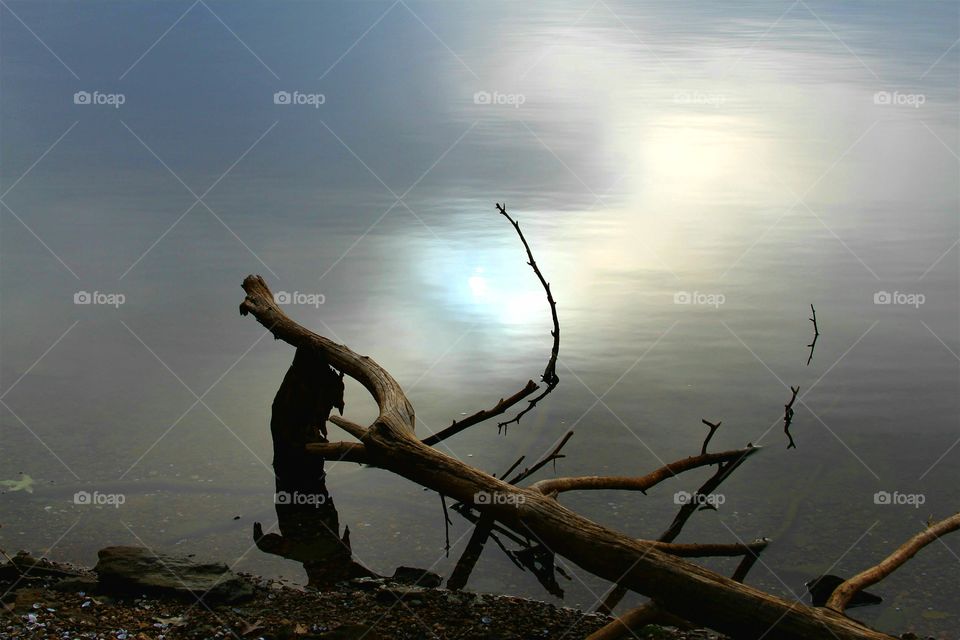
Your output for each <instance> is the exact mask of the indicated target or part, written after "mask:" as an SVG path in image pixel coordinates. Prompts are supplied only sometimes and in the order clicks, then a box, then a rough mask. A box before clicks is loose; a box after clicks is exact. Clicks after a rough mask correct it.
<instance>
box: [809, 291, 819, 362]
mask: <svg viewBox="0 0 960 640" xmlns="http://www.w3.org/2000/svg"><path fill="white" fill-rule="evenodd" d="M810 312H811V313H812V314H813V315H812V316H811V317H810V322H812V323H813V340H812V341H811V342H810V344H808V345H807V346H808V347H810V355H809V356H807V366H808V367H809V366H810V361H811V360H813V350H814V349H816V348H817V338H819V337H820V329H819V327H817V310H816V309H814V308H813V304H811V305H810Z"/></svg>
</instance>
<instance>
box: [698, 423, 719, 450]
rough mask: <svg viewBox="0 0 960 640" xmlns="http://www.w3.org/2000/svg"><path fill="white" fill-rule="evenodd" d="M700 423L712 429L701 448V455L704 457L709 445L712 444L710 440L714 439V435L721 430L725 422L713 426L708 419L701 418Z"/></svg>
mask: <svg viewBox="0 0 960 640" xmlns="http://www.w3.org/2000/svg"><path fill="white" fill-rule="evenodd" d="M700 422H702V423H703V424H705V425H707V426H708V427H710V433H708V434H707V437H706V438H705V439H704V440H703V447H701V448H700V453H701V455H702V454H706V453H707V445H708V444H710V439H711V438H712V437H713V434H714V433H716V432H717V429H719V428H720V425H722V424H723V422H722V421H721V422H718V423H717V424H713V423H712V422H710V421H709V420H707V419H706V418H700Z"/></svg>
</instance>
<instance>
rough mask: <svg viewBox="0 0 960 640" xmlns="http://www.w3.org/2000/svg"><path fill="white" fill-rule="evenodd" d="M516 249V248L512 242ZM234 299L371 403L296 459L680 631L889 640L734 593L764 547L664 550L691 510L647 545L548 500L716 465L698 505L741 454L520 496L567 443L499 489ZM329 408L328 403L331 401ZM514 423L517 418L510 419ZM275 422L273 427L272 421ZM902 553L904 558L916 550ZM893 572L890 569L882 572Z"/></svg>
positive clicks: (275, 313)
mask: <svg viewBox="0 0 960 640" xmlns="http://www.w3.org/2000/svg"><path fill="white" fill-rule="evenodd" d="M498 210H499V211H500V213H501V214H503V215H505V216H507V214H506V211H505V208H504V207H501V206H500V205H498ZM507 217H508V218H509V216H507ZM510 221H511V223H512V224H513V225H514V227H515V229H516V230H517V232H518V233H519V225H518V224H517V223H516V222H515V221H514V220H513V219H512V218H510ZM520 237H521V239H523V235H522V234H520ZM523 243H524V246H525V248H526V250H527V254H528V257H529V263H530V264H531V266H533V267H534V271H535V272H536V275H537V276H538V278H539V279H540V281H541V283H542V284H543V285H544V287H545V289H546V291H547V295H548V299H549V301H550V306H551V310H552V313H553V318H554V323H555V328H554V332H553V337H554V349H553V351H552V355H551V359H550V361H549V363H548V367H547V370H545V372H544V374H543V376H542V377H543V381H544V383H545V384H546V385H547V387H548V392H549V390H551V389H552V388H553V387H555V386H556V385H555V381H556V373H555V370H554V366H555V363H556V355H557V349H558V345H559V325H558V324H556V318H557V316H556V305H555V303H554V301H553V298H552V294H551V293H550V290H549V284H547V282H546V280H545V279H544V278H543V276H542V274H540V271H539V269H537V268H536V267H535V262H534V260H533V256H532V253H531V252H530V247H529V245H527V243H526V240H525V239H524V240H523ZM243 289H244V291H245V292H246V297H245V299H244V300H243V302H242V304H241V305H240V312H241V314H243V315H247V314H251V315H253V316H254V317H255V318H256V319H257V321H258V322H259V323H260V324H262V325H263V326H264V327H265V328H267V329H268V330H269V331H270V332H271V333H272V334H273V335H274V337H275V338H276V339H278V340H283V341H284V342H287V343H288V344H290V345H291V346H292V347H294V348H295V349H296V350H297V356H298V358H299V357H301V352H303V353H304V354H310V355H311V357H312V358H314V359H315V360H314V361H315V362H322V363H323V365H324V366H325V367H330V368H332V369H333V370H336V371H337V372H340V374H346V375H348V376H350V377H351V378H353V379H355V380H357V381H358V382H359V383H360V384H361V385H362V386H363V387H364V388H365V389H366V390H367V391H368V392H369V393H370V394H371V396H372V397H373V399H374V400H375V401H376V403H377V406H378V408H379V415H378V416H377V418H376V419H375V420H374V421H373V422H372V424H370V425H368V426H363V425H359V424H356V423H353V422H351V421H349V420H347V419H344V418H332V419H331V421H332V422H334V423H335V424H338V425H339V426H341V427H342V428H344V430H345V431H347V433H349V434H350V435H352V436H354V437H356V438H357V440H358V441H357V442H346V441H344V442H332V443H331V442H324V441H321V440H320V437H319V434H314V435H315V436H316V438H311V441H309V442H307V443H306V444H305V445H304V447H303V448H304V450H305V451H306V453H307V454H308V455H310V456H315V457H316V458H317V460H316V464H317V466H318V467H319V466H320V464H321V463H322V461H323V460H347V461H350V462H356V463H362V464H367V465H372V466H376V467H380V468H382V469H386V470H388V471H392V472H394V473H396V474H397V475H400V476H402V477H404V478H406V479H408V480H410V481H412V482H415V483H417V484H419V485H421V486H422V487H424V488H427V489H430V490H433V491H436V492H437V493H439V494H440V495H442V496H447V497H449V498H450V499H452V500H454V501H457V503H459V504H460V505H462V506H463V508H465V509H467V510H468V511H469V512H471V513H472V512H476V513H478V514H479V523H478V525H477V529H478V530H480V531H481V534H482V535H478V538H480V537H483V538H484V539H485V536H486V535H487V530H488V529H489V530H491V531H492V530H494V527H499V528H501V529H502V530H504V531H510V532H513V534H515V535H516V536H518V537H519V538H521V539H525V540H530V541H533V542H534V543H535V544H536V545H540V546H542V547H543V548H544V549H546V550H547V551H548V552H549V554H551V557H552V556H553V554H556V555H559V556H562V557H564V558H566V559H567V560H569V561H570V562H572V563H573V564H576V565H578V566H579V567H581V568H582V569H583V570H585V571H588V572H590V573H592V574H594V575H596V576H599V577H601V578H604V579H606V580H609V581H610V582H611V583H613V584H615V585H617V584H619V585H622V586H623V587H624V588H625V589H629V590H632V591H636V592H637V593H640V594H643V595H646V596H648V597H650V598H651V599H652V600H653V602H654V603H655V605H652V606H655V608H656V610H657V612H659V613H658V615H660V614H662V615H668V616H671V617H672V619H682V620H686V621H690V622H692V623H695V624H698V625H703V626H706V627H710V628H713V629H716V630H717V631H721V632H724V633H727V634H730V635H732V636H734V637H736V638H769V639H771V640H773V639H785V640H806V639H808V638H819V637H833V638H836V639H837V640H880V639H884V640H891V638H892V636H889V635H887V634H884V633H881V632H879V631H876V630H873V629H871V628H869V627H867V626H865V625H863V624H861V623H859V622H857V621H855V620H853V619H851V618H849V617H847V616H845V615H844V614H843V613H842V612H841V611H840V610H841V609H842V608H843V607H842V605H840V604H838V605H837V606H836V607H834V608H814V607H809V606H806V605H804V604H801V603H799V602H795V601H790V600H786V599H784V598H780V597H777V596H774V595H770V594H767V593H764V592H763V591H760V590H759V589H756V588H754V587H751V586H749V585H745V584H742V583H741V582H740V581H739V580H742V579H743V575H744V574H745V572H746V569H749V565H750V564H752V563H753V561H755V560H756V555H757V554H758V553H759V552H760V551H761V550H762V549H763V547H765V546H766V544H767V542H768V541H766V540H760V541H757V542H756V543H752V544H750V545H742V544H741V545H735V544H704V545H689V544H675V543H673V539H674V538H675V537H676V535H677V534H678V533H679V530H680V528H682V526H683V523H684V522H686V520H687V518H689V516H690V514H692V513H693V511H695V510H696V509H697V506H696V505H695V504H694V505H693V506H692V508H688V507H690V505H687V504H685V505H683V507H681V510H680V513H678V515H677V518H676V519H675V520H674V523H673V524H671V526H670V527H669V528H668V529H667V531H665V532H664V534H663V535H661V537H660V540H646V539H637V538H636V537H634V536H631V535H628V534H625V533H621V532H619V531H615V530H613V529H611V528H608V527H606V526H603V525H600V524H598V523H595V522H593V521H591V520H589V519H587V518H585V517H583V516H581V515H580V514H578V513H576V512H574V511H572V510H570V509H568V508H566V507H565V506H563V505H562V504H561V503H560V501H559V499H558V497H559V495H560V494H562V493H565V492H569V491H579V490H592V489H623V490H633V491H646V490H647V489H649V488H650V487H652V486H654V485H656V484H658V483H660V482H663V481H665V480H667V479H670V478H674V477H676V476H677V475H678V474H680V473H683V472H685V471H687V470H689V469H694V468H700V467H704V466H710V465H717V472H716V473H715V474H714V475H713V476H711V477H710V478H709V479H708V480H707V481H706V482H705V483H704V485H703V486H701V488H700V489H699V490H698V491H697V492H696V493H695V494H694V496H696V495H703V496H706V495H709V494H710V492H712V491H714V490H715V488H716V486H717V485H719V483H720V482H722V481H723V480H724V479H725V478H726V477H728V476H729V474H730V473H731V472H732V471H733V470H735V469H736V468H737V467H738V466H739V465H740V464H742V463H743V462H744V461H745V460H746V459H747V457H748V456H750V455H752V454H753V453H754V452H756V451H757V450H758V449H759V448H757V447H753V446H751V445H748V446H747V447H745V448H743V449H738V450H733V451H727V452H722V453H707V452H706V447H704V450H703V451H702V452H701V454H700V455H698V456H692V457H690V458H685V459H682V460H678V461H676V462H673V463H670V464H668V465H666V466H664V467H662V468H661V469H658V470H656V471H653V472H651V473H649V474H646V475H643V476H638V477H603V476H586V477H569V478H554V479H550V480H542V481H540V482H536V483H533V484H532V485H530V486H527V487H523V486H519V484H518V483H519V482H521V481H523V480H525V479H527V478H529V476H530V475H531V474H532V473H534V472H535V471H536V470H537V469H540V468H542V466H543V465H545V464H547V463H548V462H550V461H552V460H555V459H557V458H558V457H561V456H560V454H559V449H560V447H562V446H563V444H565V443H566V441H567V440H568V439H569V435H568V436H567V437H565V438H564V440H563V442H562V443H561V444H560V445H559V446H558V447H557V448H556V449H554V451H553V452H552V454H549V455H548V456H546V457H545V458H544V459H542V460H541V461H539V462H538V463H536V464H535V465H533V466H532V467H529V468H527V469H524V471H522V472H520V473H519V474H517V475H516V476H515V477H514V478H512V479H510V481H507V480H505V479H504V477H506V476H507V475H509V473H511V472H513V471H514V470H515V469H516V468H517V467H518V466H519V465H520V462H521V461H518V462H517V463H515V464H514V465H513V467H511V469H510V471H508V472H507V473H505V474H504V475H503V476H502V477H500V478H497V477H495V476H493V475H491V474H489V473H486V472H484V471H482V470H480V469H477V468H474V467H472V466H470V465H468V464H466V463H464V462H462V461H461V460H458V459H456V458H453V457H451V456H449V455H446V454H444V453H442V452H440V451H438V450H436V449H434V448H433V447H432V446H430V443H431V442H436V441H437V439H436V438H432V439H431V438H428V439H427V441H423V440H420V439H419V438H418V437H417V435H416V432H415V427H416V418H415V413H414V410H413V407H412V405H411V404H410V402H409V401H408V399H407V397H406V395H405V394H404V392H403V389H402V388H401V386H400V384H399V383H398V382H397V381H396V380H395V379H394V378H393V376H391V375H390V373H389V372H387V371H386V370H385V369H384V368H383V367H381V366H380V365H379V364H378V363H377V362H376V361H374V360H373V359H372V358H370V357H368V356H362V355H359V354H357V353H355V352H354V351H352V350H351V349H350V348H348V347H347V346H345V345H341V344H338V343H336V342H334V341H332V340H330V339H328V338H326V337H323V336H320V335H318V334H316V333H313V332H312V331H310V330H308V329H306V328H304V327H303V326H301V325H300V324H298V323H297V322H295V321H294V320H292V319H291V318H289V317H288V316H287V315H286V314H285V313H284V311H283V310H282V309H281V308H280V307H279V306H278V305H277V304H276V302H275V301H274V297H273V294H272V293H271V291H270V289H269V287H268V286H267V284H266V282H264V280H263V279H262V278H261V277H260V276H248V277H247V278H246V279H245V280H244V282H243ZM385 322H389V320H385ZM335 377H336V376H333V377H331V376H328V375H326V372H325V373H324V375H323V376H321V378H323V379H326V380H327V381H328V384H331V383H332V384H336V382H334V378H335ZM529 387H530V385H529V384H528V385H527V387H525V388H524V389H523V390H521V393H520V394H515V395H514V396H512V397H511V398H510V400H511V401H513V403H514V404H515V403H516V402H519V401H520V399H522V398H524V397H526V395H529V394H530V393H532V391H530V392H529V393H526V395H523V392H524V391H526V390H527V389H528V388H529ZM339 388H340V389H342V387H339ZM316 392H317V393H320V394H325V395H323V397H324V398H325V404H323V406H324V407H328V406H342V402H340V403H338V402H336V400H337V395H336V394H337V388H333V389H332V390H331V388H326V389H317V390H316ZM331 398H332V399H333V400H334V401H333V402H331V401H330V400H331ZM529 402H530V403H531V404H530V405H529V406H528V408H527V410H529V409H530V408H532V407H533V405H534V404H535V402H534V401H529ZM504 404H507V401H501V402H499V403H497V406H496V407H495V408H494V409H493V410H487V411H485V412H480V413H481V414H483V415H478V417H476V418H474V417H473V416H471V418H468V419H466V420H465V421H462V422H468V421H471V420H475V421H476V422H473V424H476V423H479V422H481V421H482V420H483V419H486V418H488V417H491V416H493V415H499V414H501V413H503V412H504V411H506V409H508V408H509V407H504V406H503V405H504ZM500 409H502V410H500ZM522 414H523V412H521V414H520V416H522ZM475 415H477V414H475ZM520 416H517V418H515V419H514V420H516V419H518V418H519V417H520ZM308 417H310V416H308ZM274 419H277V415H276V414H275V415H274ZM310 421H312V418H311V420H310ZM508 422H509V421H508ZM467 426H469V425H467ZM301 428H302V425H293V427H292V430H291V432H292V433H301V431H300V430H301ZM463 428H466V427H463ZM273 430H274V433H275V434H276V433H277V432H282V431H284V429H283V428H281V425H276V427H275V428H274V429H273ZM448 431H449V430H448ZM450 435H452V433H451V434H450ZM298 445H299V443H298ZM521 460H522V459H521ZM278 482H279V481H278ZM954 528H955V527H954ZM951 530H952V529H951ZM939 531H940V529H938V532H939ZM944 532H945V531H944ZM925 533H926V532H925ZM921 535H923V534H921ZM928 537H929V535H928ZM911 542H913V541H911ZM923 544H925V542H924V543H923ZM908 545H910V543H908ZM908 545H905V546H908ZM920 546H922V544H920ZM910 548H912V547H910ZM913 552H914V553H915V550H914V551H913ZM898 553H900V552H898ZM717 555H735V556H743V558H744V560H743V562H742V563H741V566H740V567H738V569H737V572H736V573H735V574H734V577H735V578H737V579H734V578H728V577H725V576H723V575H720V574H718V573H716V572H713V571H710V570H708V569H706V568H703V567H701V566H699V565H697V564H694V563H692V562H690V561H689V560H687V558H692V557H701V556H717ZM894 555H897V554H894ZM901 555H903V556H904V558H903V559H906V557H909V555H912V553H910V549H907V550H906V551H904V552H903V553H902V554H901ZM900 562H902V560H900ZM744 566H745V567H746V568H744ZM895 566H896V563H895V564H894V566H893V567H890V570H892V569H893V568H895ZM885 570H886V569H883V570H880V572H879V573H878V574H876V575H880V574H882V575H885V573H883V571H885ZM882 575H880V577H882ZM872 577H875V576H871V577H870V578H868V579H867V580H863V579H861V581H860V583H859V586H858V583H856V582H853V581H854V580H856V578H854V579H852V581H851V582H852V583H853V584H852V586H849V587H848V590H849V589H853V590H856V589H858V588H860V587H862V586H863V585H865V584H870V583H871V582H870V579H872ZM844 593H846V591H844ZM838 597H839V596H838ZM649 606H650V605H644V607H649ZM644 615H650V613H649V612H648V613H644V612H643V611H635V612H633V613H628V614H625V616H622V617H621V619H624V618H625V619H626V621H627V622H630V621H632V620H633V619H642V618H643V616H644ZM622 626H623V625H621V627H622ZM604 637H606V636H604ZM610 637H613V636H610Z"/></svg>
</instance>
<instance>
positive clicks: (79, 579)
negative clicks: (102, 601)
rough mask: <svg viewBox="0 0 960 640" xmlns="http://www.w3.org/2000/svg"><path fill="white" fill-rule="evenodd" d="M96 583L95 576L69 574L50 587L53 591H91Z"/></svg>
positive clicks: (94, 589)
mask: <svg viewBox="0 0 960 640" xmlns="http://www.w3.org/2000/svg"><path fill="white" fill-rule="evenodd" d="M97 585H98V583H97V578H96V576H71V577H69V578H64V579H63V580H60V581H59V582H57V583H56V584H54V585H53V587H52V588H53V590H54V591H63V592H65V593H76V592H78V591H84V592H86V593H92V592H94V591H96V590H97Z"/></svg>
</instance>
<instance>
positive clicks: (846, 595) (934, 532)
mask: <svg viewBox="0 0 960 640" xmlns="http://www.w3.org/2000/svg"><path fill="white" fill-rule="evenodd" d="M957 529H960V513H955V514H953V515H952V516H950V517H949V518H945V519H944V520H941V521H940V522H937V523H934V524H932V525H930V526H929V527H927V528H926V529H924V530H923V531H921V532H920V533H918V534H917V535H915V536H913V537H912V538H910V539H909V540H907V541H906V542H904V543H903V544H902V545H900V546H899V547H897V549H896V551H894V552H893V553H891V554H890V555H889V556H887V557H886V558H884V559H883V560H882V561H881V562H880V563H879V564H877V565H875V566H873V567H870V568H869V569H867V570H865V571H861V572H860V573H858V574H857V575H855V576H853V577H852V578H850V579H849V580H847V581H846V582H844V583H843V584H841V585H840V586H839V587H837V588H836V589H835V590H834V592H833V594H832V595H831V596H830V599H829V600H827V607H828V608H829V609H833V610H834V611H837V612H843V610H844V609H846V608H847V606H848V605H849V604H850V600H851V599H852V598H853V597H854V596H855V595H857V594H858V593H859V592H860V591H862V590H863V589H866V588H867V587H869V586H870V585H872V584H876V583H878V582H880V581H881V580H883V579H884V578H886V577H887V576H888V575H890V574H891V573H893V572H894V571H895V570H896V569H897V567H899V566H900V565H902V564H903V563H904V562H906V561H907V560H909V559H910V558H912V557H913V556H915V555H917V552H918V551H920V549H923V548H924V547H925V546H927V545H928V544H930V543H931V542H933V541H934V540H936V539H937V538H939V537H940V536H943V535H946V534H948V533H950V532H951V531H956V530H957Z"/></svg>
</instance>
